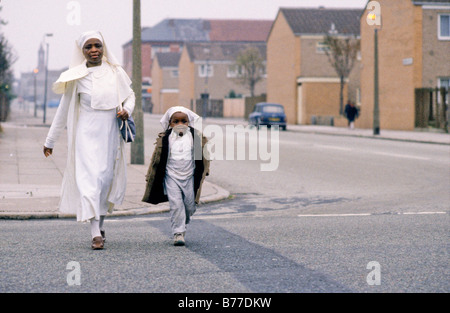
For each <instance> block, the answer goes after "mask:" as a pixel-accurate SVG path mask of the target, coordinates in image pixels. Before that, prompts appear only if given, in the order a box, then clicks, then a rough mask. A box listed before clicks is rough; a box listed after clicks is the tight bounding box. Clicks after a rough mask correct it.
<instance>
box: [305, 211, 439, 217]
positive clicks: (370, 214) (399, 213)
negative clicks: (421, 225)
mask: <svg viewBox="0 0 450 313" xmlns="http://www.w3.org/2000/svg"><path fill="white" fill-rule="evenodd" d="M389 214H391V215H432V214H447V212H442V211H436V212H398V213H389ZM376 215H381V214H380V213H343V214H298V215H297V217H346V216H376Z"/></svg>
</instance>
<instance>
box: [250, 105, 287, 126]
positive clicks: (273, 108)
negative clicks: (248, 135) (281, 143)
mask: <svg viewBox="0 0 450 313" xmlns="http://www.w3.org/2000/svg"><path fill="white" fill-rule="evenodd" d="M248 123H249V125H255V126H256V127H258V128H259V126H261V125H267V127H270V126H272V125H278V126H280V128H281V129H283V130H286V114H285V113H284V107H283V105H281V104H278V103H268V102H260V103H257V104H256V105H255V109H254V110H253V112H252V113H250V115H249V116H248Z"/></svg>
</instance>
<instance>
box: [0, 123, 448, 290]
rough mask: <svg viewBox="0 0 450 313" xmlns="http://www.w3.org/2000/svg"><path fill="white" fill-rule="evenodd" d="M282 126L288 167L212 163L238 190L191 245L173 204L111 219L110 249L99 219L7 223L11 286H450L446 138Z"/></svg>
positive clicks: (193, 232)
mask: <svg viewBox="0 0 450 313" xmlns="http://www.w3.org/2000/svg"><path fill="white" fill-rule="evenodd" d="M155 124H156V123H155ZM157 131H159V129H158V127H157V126H155V127H154V128H151V129H150V130H149V134H150V135H149V136H151V135H153V134H155V133H156V132H157ZM279 136H280V137H279V165H278V168H277V170H276V171H268V172H262V171H261V167H260V165H261V163H264V162H267V161H264V160H261V159H257V160H252V161H249V160H247V161H246V160H242V161H238V160H223V161H219V160H217V161H213V162H212V167H211V176H210V177H208V179H210V180H211V182H213V183H216V184H219V185H221V186H222V187H224V188H226V189H228V190H229V191H231V193H232V194H233V198H232V199H229V200H226V201H221V202H218V203H212V204H208V205H200V206H199V207H198V210H197V213H196V215H195V216H194V220H193V222H192V224H191V225H189V228H188V232H187V238H186V240H187V245H186V246H185V247H174V246H173V245H172V242H171V238H170V221H169V217H168V214H166V213H165V214H152V215H146V216H139V217H122V218H110V219H108V220H107V221H106V223H105V225H106V236H107V242H106V249H105V250H102V251H92V250H91V249H90V247H89V239H90V238H89V225H87V224H79V223H76V222H74V221H73V220H64V219H63V220H28V221H11V220H4V221H0V228H1V238H0V239H1V240H0V251H1V255H2V256H1V258H2V267H1V272H0V275H1V279H0V291H1V292H167V293H184V292H206V293H219V292H220V293H241V292H242V293H245V292H251V293H291V292H445V293H446V292H449V291H450V284H449V281H448V277H449V274H450V273H449V272H450V270H449V262H448V259H449V246H448V242H449V232H448V229H449V203H450V201H449V200H450V194H449V190H450V188H449V187H450V175H449V167H448V165H449V163H448V161H449V147H448V146H441V145H427V144H416V143H403V142H393V141H384V140H370V139H362V138H347V137H334V136H324V135H311V134H300V133H294V132H289V131H288V132H281V133H280V134H279ZM149 153H150V152H149V151H146V154H149ZM224 154H226V151H224ZM70 262H75V263H70ZM74 264H75V267H72V265H74ZM68 265H69V267H68ZM74 271H76V272H74ZM74 273H75V274H77V275H78V276H76V275H75V276H74ZM74 277H75V278H77V279H78V281H77V280H75V281H77V282H78V283H79V284H75V285H71V284H72V283H71V282H73V280H70V278H74ZM68 279H69V280H68Z"/></svg>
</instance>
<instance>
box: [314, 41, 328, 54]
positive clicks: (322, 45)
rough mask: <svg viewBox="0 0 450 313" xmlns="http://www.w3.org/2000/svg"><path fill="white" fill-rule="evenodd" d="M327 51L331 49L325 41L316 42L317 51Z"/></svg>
mask: <svg viewBox="0 0 450 313" xmlns="http://www.w3.org/2000/svg"><path fill="white" fill-rule="evenodd" d="M326 51H330V47H329V46H328V45H327V44H326V43H325V42H318V43H317V44H316V53H325V52H326Z"/></svg>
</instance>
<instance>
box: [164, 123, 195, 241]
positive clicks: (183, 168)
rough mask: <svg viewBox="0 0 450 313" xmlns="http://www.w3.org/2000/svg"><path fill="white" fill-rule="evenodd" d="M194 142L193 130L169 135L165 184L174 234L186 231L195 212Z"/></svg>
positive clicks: (173, 132)
mask: <svg viewBox="0 0 450 313" xmlns="http://www.w3.org/2000/svg"><path fill="white" fill-rule="evenodd" d="M193 143H194V141H193V138H192V134H191V132H186V134H184V135H183V136H179V134H177V133H176V132H175V131H172V133H171V134H170V135H169V156H168V158H167V166H166V176H165V178H164V186H165V189H166V193H167V197H168V199H169V204H170V217H171V221H172V233H173V234H177V233H184V232H186V224H188V223H189V221H190V217H191V216H192V215H193V214H194V212H195V193H194V176H193V175H194V169H195V163H194V144H193Z"/></svg>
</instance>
